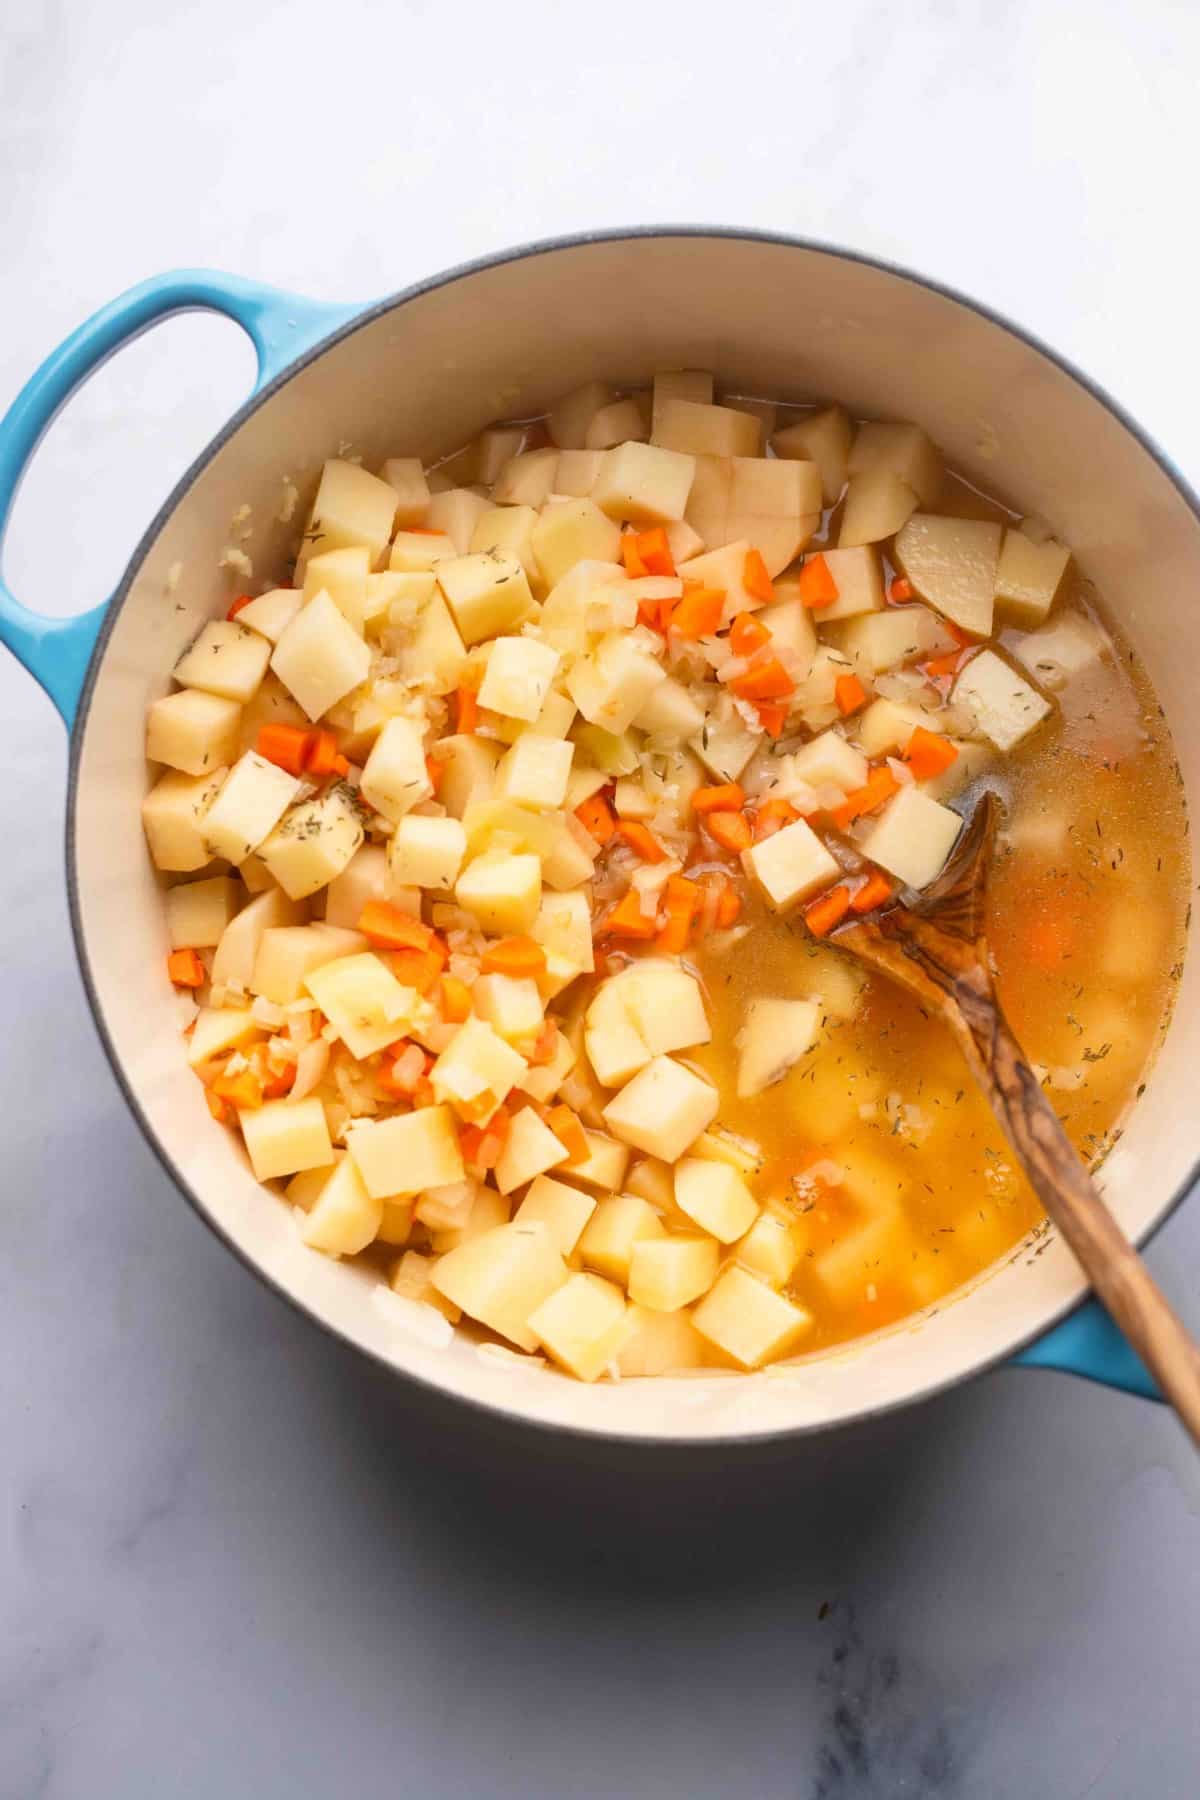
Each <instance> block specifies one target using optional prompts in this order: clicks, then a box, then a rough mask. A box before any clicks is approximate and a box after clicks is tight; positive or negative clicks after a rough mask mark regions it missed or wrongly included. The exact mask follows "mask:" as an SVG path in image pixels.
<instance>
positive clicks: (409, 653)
mask: <svg viewBox="0 0 1200 1800" xmlns="http://www.w3.org/2000/svg"><path fill="white" fill-rule="evenodd" d="M408 579H409V580H410V581H411V580H416V579H418V578H417V577H415V576H409V577H408ZM397 660H398V662H399V665H400V667H399V673H400V677H401V679H402V680H403V681H405V682H407V683H409V684H411V685H413V686H427V687H428V689H429V691H430V693H432V694H449V693H451V692H452V691H453V690H454V689H455V688H456V687H457V686H458V684H459V682H460V681H461V679H462V674H463V670H464V669H465V668H466V666H467V647H466V645H465V644H464V643H463V641H462V638H461V637H460V636H459V632H458V626H457V625H456V624H455V623H454V620H453V618H452V617H451V616H450V609H449V607H448V606H447V605H446V602H445V601H444V600H443V598H442V596H441V594H440V593H430V594H429V596H428V597H427V598H426V599H425V600H424V603H423V604H422V605H421V608H420V611H419V612H418V614H417V618H416V622H415V624H413V625H412V627H411V634H410V635H409V637H408V640H407V642H405V643H402V644H401V645H400V646H399V649H398V652H397ZM378 686H379V684H378V683H377V684H376V690H378Z"/></svg>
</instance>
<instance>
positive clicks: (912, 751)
mask: <svg viewBox="0 0 1200 1800" xmlns="http://www.w3.org/2000/svg"><path fill="white" fill-rule="evenodd" d="M957 757H958V745H957V744H952V743H951V742H950V739H949V738H948V737H942V735H941V734H940V732H937V731H926V729H925V727H924V726H923V725H918V726H917V727H916V729H915V730H914V732H913V734H912V736H911V737H910V738H909V740H908V747H907V749H906V750H905V752H904V760H905V762H906V763H907V764H908V766H909V768H910V769H911V770H912V772H913V774H914V775H915V776H916V778H917V780H918V781H928V780H929V778H930V776H931V775H940V774H941V772H942V770H943V769H948V768H949V767H950V764H951V763H952V762H954V761H955V760H956V759H957Z"/></svg>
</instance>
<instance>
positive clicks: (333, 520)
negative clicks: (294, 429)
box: [305, 457, 396, 568]
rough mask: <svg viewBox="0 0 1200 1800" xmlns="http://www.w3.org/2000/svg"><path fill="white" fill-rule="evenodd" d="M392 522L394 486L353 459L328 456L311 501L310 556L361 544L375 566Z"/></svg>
mask: <svg viewBox="0 0 1200 1800" xmlns="http://www.w3.org/2000/svg"><path fill="white" fill-rule="evenodd" d="M395 522H396V490H395V488H393V487H392V486H390V485H389V483H388V482H386V481H381V480H380V479H379V477H378V475H369V474H368V473H367V471H366V469H363V468H360V467H359V465H358V464H357V463H351V462H343V461H341V460H340V459H339V458H336V457H334V458H331V459H330V460H329V461H328V462H327V463H326V464H325V466H324V468H323V469H322V471H321V480H320V484H319V486H318V488H317V497H316V499H315V500H314V501H313V508H312V514H311V517H310V519H309V529H308V532H307V533H306V545H305V548H306V551H307V556H308V558H309V559H311V558H312V557H314V556H319V555H321V553H322V552H323V551H325V550H340V549H342V548H343V546H345V545H349V544H365V545H366V547H367V549H368V551H369V552H370V555H371V566H372V567H373V568H378V567H379V564H380V562H381V560H382V558H383V553H384V551H385V550H386V549H387V544H388V539H389V538H390V537H391V535H392V528H393V526H394V525H395Z"/></svg>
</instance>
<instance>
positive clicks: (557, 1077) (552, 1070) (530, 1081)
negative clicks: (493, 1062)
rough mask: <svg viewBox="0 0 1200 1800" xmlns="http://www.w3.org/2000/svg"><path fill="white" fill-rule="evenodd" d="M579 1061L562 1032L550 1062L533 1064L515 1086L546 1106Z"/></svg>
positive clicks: (573, 1171)
mask: <svg viewBox="0 0 1200 1800" xmlns="http://www.w3.org/2000/svg"><path fill="white" fill-rule="evenodd" d="M577 1061H578V1058H577V1057H576V1054H575V1051H574V1049H573V1048H572V1045H571V1041H570V1039H569V1038H568V1037H567V1036H566V1034H565V1033H564V1032H561V1031H560V1032H559V1034H558V1037H557V1039H556V1040H555V1044H554V1051H553V1054H552V1055H551V1058H550V1061H549V1062H547V1063H537V1064H531V1065H530V1067H529V1068H527V1069H526V1070H525V1072H524V1074H523V1075H521V1076H519V1077H518V1078H517V1080H516V1082H515V1083H514V1086H516V1087H519V1088H520V1090H521V1092H522V1093H523V1094H528V1095H529V1097H530V1099H531V1100H536V1101H537V1102H538V1104H539V1106H544V1105H545V1104H546V1102H547V1101H549V1100H553V1098H554V1096H555V1094H557V1092H558V1090H559V1088H560V1087H561V1086H562V1084H563V1082H564V1081H565V1080H566V1079H567V1076H568V1075H569V1074H570V1073H571V1071H572V1069H573V1068H574V1067H575V1064H576V1062H577ZM571 1173H572V1174H576V1173H577V1171H576V1170H574V1169H572V1171H571Z"/></svg>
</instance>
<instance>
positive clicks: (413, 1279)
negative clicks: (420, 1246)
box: [388, 1250, 462, 1325]
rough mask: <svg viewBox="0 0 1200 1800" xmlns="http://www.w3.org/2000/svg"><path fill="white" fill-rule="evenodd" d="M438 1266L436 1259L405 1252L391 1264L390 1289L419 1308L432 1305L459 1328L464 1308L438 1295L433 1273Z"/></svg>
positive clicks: (412, 1251) (409, 1251) (411, 1251)
mask: <svg viewBox="0 0 1200 1800" xmlns="http://www.w3.org/2000/svg"><path fill="white" fill-rule="evenodd" d="M436 1267H437V1258H436V1257H432V1256H422V1255H421V1253H420V1251H419V1250H406V1251H405V1252H404V1255H403V1256H401V1257H399V1258H398V1259H397V1260H396V1262H394V1263H393V1264H392V1267H391V1270H390V1272H389V1274H388V1286H389V1287H390V1288H391V1290H392V1292H393V1294H399V1295H400V1296H401V1298H402V1299H404V1300H413V1301H415V1302H416V1303H417V1304H418V1305H419V1306H432V1307H434V1308H436V1310H437V1311H438V1312H440V1313H441V1314H442V1316H443V1318H446V1319H449V1321H450V1323H451V1324H452V1325H457V1324H458V1321H459V1320H460V1319H461V1318H462V1307H461V1306H455V1304H454V1302H453V1301H452V1300H447V1298H446V1296H445V1295H444V1294H439V1293H438V1290H437V1289H436V1288H435V1287H434V1285H433V1271H434V1269H435V1268H436Z"/></svg>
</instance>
